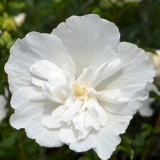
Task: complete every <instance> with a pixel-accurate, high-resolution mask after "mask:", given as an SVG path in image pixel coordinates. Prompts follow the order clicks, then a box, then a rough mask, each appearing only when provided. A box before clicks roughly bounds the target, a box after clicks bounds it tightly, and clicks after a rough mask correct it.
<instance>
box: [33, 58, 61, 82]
mask: <svg viewBox="0 0 160 160" xmlns="http://www.w3.org/2000/svg"><path fill="white" fill-rule="evenodd" d="M30 70H31V72H32V73H33V74H34V75H36V76H39V77H41V78H45V79H48V76H49V73H50V72H51V71H56V72H62V70H61V69H60V68H59V67H58V66H56V65H55V64H54V63H52V62H50V61H46V60H41V61H38V62H36V63H35V64H33V65H32V66H31V67H30Z"/></svg>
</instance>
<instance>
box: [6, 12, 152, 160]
mask: <svg viewBox="0 0 160 160" xmlns="http://www.w3.org/2000/svg"><path fill="white" fill-rule="evenodd" d="M119 38H120V33H119V30H118V28H117V27H116V26H115V24H113V23H111V22H109V21H107V20H105V19H101V18H100V17H99V16H97V15H94V14H90V15H85V16H82V17H78V16H72V17H70V18H69V19H67V20H66V22H64V23H61V24H60V25H59V26H58V27H57V28H56V29H54V30H53V32H52V33H51V34H40V33H37V32H31V33H29V34H27V35H26V37H25V38H23V39H18V40H17V41H16V42H15V44H14V45H13V47H12V48H11V50H10V57H9V60H8V62H7V63H6V65H5V71H6V73H7V74H8V81H9V87H10V91H11V92H12V99H11V106H12V108H14V109H15V113H14V114H13V115H12V116H11V118H10V123H11V125H12V126H13V127H14V128H16V129H21V128H24V129H25V131H26V134H27V136H28V137H29V138H32V139H35V140H36V142H37V143H39V145H41V146H45V147H59V146H62V145H63V144H68V145H69V147H70V149H72V150H74V151H77V152H83V151H87V150H89V149H91V148H93V149H94V151H95V152H96V153H97V154H98V156H99V157H100V158H101V159H108V158H109V157H110V156H111V154H112V152H113V151H114V150H115V148H116V146H117V145H118V144H119V143H120V141H121V139H120V137H119V134H122V133H124V132H125V130H126V128H127V126H128V124H129V122H130V120H131V118H132V116H133V114H134V113H136V111H137V109H139V108H140V107H141V106H142V101H143V100H144V99H146V98H147V97H148V93H147V92H145V86H146V84H147V82H152V81H153V77H154V76H155V71H154V69H153V66H152V64H151V63H150V61H149V60H148V56H147V55H146V54H145V52H144V51H143V50H142V49H140V48H138V47H137V46H136V45H133V44H131V43H126V42H120V41H119Z"/></svg>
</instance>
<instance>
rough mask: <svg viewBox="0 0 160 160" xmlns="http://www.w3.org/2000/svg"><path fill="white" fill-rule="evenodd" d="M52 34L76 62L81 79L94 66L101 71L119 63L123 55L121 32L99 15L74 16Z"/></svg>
mask: <svg viewBox="0 0 160 160" xmlns="http://www.w3.org/2000/svg"><path fill="white" fill-rule="evenodd" d="M52 34H53V35H56V36H57V37H59V38H60V39H61V40H62V41H63V45H64V47H65V48H66V49H67V51H68V53H69V54H70V55H71V57H72V59H73V61H74V62H75V65H76V69H77V76H79V75H80V74H81V73H82V71H83V69H84V68H88V67H89V66H90V65H91V64H94V66H95V67H96V68H98V67H99V66H100V65H101V64H103V63H105V62H106V61H110V60H113V59H115V58H116V57H117V54H118V53H119V50H118V47H117V46H118V44H119V37H120V34H119V31H118V28H117V27H116V26H115V25H114V24H113V23H111V22H109V21H107V20H105V19H101V18H100V17H99V16H98V15H95V14H90V15H85V16H82V17H78V16H72V17H70V18H68V19H67V20H66V22H65V23H61V24H60V25H59V26H58V27H57V28H56V29H54V30H53V31H52Z"/></svg>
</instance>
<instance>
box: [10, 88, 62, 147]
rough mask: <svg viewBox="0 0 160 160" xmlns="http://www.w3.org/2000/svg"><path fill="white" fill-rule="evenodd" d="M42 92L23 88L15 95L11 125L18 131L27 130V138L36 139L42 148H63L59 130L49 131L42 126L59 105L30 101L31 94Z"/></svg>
mask: <svg viewBox="0 0 160 160" xmlns="http://www.w3.org/2000/svg"><path fill="white" fill-rule="evenodd" d="M40 91H41V90H40V89H39V88H31V87H23V88H20V89H18V90H17V91H16V92H15V93H14V94H13V96H12V99H11V106H12V108H14V109H16V110H15V113H14V114H13V115H12V116H11V118H10V124H11V125H12V126H13V127H14V128H16V129H21V128H25V131H26V134H27V136H28V137H29V138H31V139H35V140H36V142H37V143H38V144H39V145H41V146H45V147H59V146H62V143H61V142H60V141H59V138H58V130H57V129H47V128H46V127H43V126H42V124H41V120H42V119H44V118H46V117H47V116H49V115H50V114H51V113H52V111H53V110H54V109H55V108H56V107H58V104H56V103H53V102H52V101H48V100H41V101H38V102H37V101H30V100H29V97H30V95H31V94H33V95H35V94H37V93H39V92H40Z"/></svg>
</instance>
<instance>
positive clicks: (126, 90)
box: [96, 42, 155, 115]
mask: <svg viewBox="0 0 160 160" xmlns="http://www.w3.org/2000/svg"><path fill="white" fill-rule="evenodd" d="M120 59H121V60H122V63H123V64H124V67H123V70H120V71H119V72H117V73H116V74H115V75H113V76H111V77H110V78H108V79H107V80H105V81H104V82H102V83H101V84H100V85H99V86H97V87H96V90H101V89H102V88H103V89H104V88H107V89H109V90H112V89H120V91H121V93H120V97H126V98H129V99H130V101H129V103H128V105H127V106H126V107H125V108H124V109H123V111H122V112H121V113H120V114H121V115H126V114H134V113H135V112H136V111H137V109H138V108H140V107H141V106H142V102H141V101H142V100H144V99H146V98H147V96H148V95H147V92H145V86H146V84H147V82H152V81H153V77H154V76H155V70H154V68H153V66H152V64H151V63H150V61H149V58H148V56H147V55H146V54H145V52H144V51H143V50H142V49H140V48H138V47H137V46H136V45H133V44H130V43H126V42H122V43H121V45H120ZM142 59H143V60H142ZM133 104H134V105H133Z"/></svg>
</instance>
